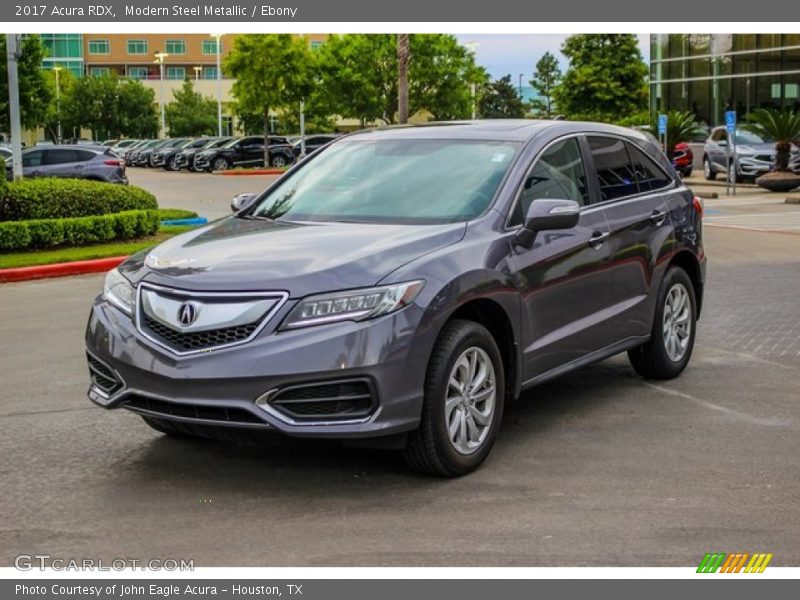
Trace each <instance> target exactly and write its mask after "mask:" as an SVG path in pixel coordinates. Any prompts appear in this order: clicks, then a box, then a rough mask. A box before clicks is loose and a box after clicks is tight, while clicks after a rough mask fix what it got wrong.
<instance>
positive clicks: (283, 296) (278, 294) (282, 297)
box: [133, 282, 289, 356]
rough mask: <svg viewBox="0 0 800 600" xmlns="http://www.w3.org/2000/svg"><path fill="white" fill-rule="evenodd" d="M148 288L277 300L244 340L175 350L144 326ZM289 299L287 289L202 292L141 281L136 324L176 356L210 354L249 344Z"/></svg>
mask: <svg viewBox="0 0 800 600" xmlns="http://www.w3.org/2000/svg"><path fill="white" fill-rule="evenodd" d="M144 288H147V289H149V290H154V291H156V292H159V291H161V292H165V293H167V294H172V295H173V296H186V297H190V298H191V297H194V298H210V297H211V298H236V297H250V298H252V297H262V298H276V299H277V302H276V303H275V306H273V307H272V308H271V309H270V310H269V311H268V312H267V314H265V315H264V317H263V318H262V319H261V323H259V325H258V327H256V329H255V331H253V333H251V334H250V335H249V336H248V337H247V338H245V339H243V340H239V341H237V342H231V343H228V344H220V345H219V346H213V347H211V348H203V349H201V350H183V351H179V350H175V349H174V348H172V347H171V346H169V345H167V344H165V343H163V342H162V341H160V340H158V339H156V338H154V337H153V336H151V335H149V334H148V333H147V332H146V331H145V330H144V329H143V327H142V323H141V320H142V319H141V316H142V302H141V293H142V289H144ZM288 299H289V292H285V291H273V292H201V291H195V290H184V289H180V288H172V287H167V286H162V285H156V284H154V283H148V282H141V283H139V284H138V285H137V286H136V306H134V315H133V317H134V326H135V327H136V331H137V332H138V333H139V334H140V335H141V336H142V337H144V338H145V339H147V340H148V341H149V342H151V343H152V344H155V345H156V346H158V347H159V348H162V349H164V350H166V351H167V352H169V353H170V354H173V355H175V356H192V355H196V354H208V353H211V352H216V351H217V350H222V349H225V348H232V347H234V346H241V345H242V344H247V343H249V342H251V341H253V339H255V338H256V336H258V334H260V333H261V331H262V330H263V329H264V327H266V326H267V323H269V322H270V321H271V320H272V319H273V317H274V316H275V315H276V313H277V312H278V311H279V310H280V309H281V308H282V307H283V305H284V304H286V301H287V300H288Z"/></svg>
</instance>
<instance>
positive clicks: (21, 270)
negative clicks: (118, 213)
mask: <svg viewBox="0 0 800 600" xmlns="http://www.w3.org/2000/svg"><path fill="white" fill-rule="evenodd" d="M126 258H128V257H127V256H114V257H112V258H98V259H94V260H79V261H75V262H68V263H55V264H52V265H37V266H35V267H15V268H12V269H0V283H9V282H12V281H29V280H31V279H45V278H48V277H66V276H68V275H85V274H87V273H105V272H106V271H110V270H111V269H113V268H114V267H116V266H117V265H119V264H120V263H121V262H122V261H123V260H125V259H126Z"/></svg>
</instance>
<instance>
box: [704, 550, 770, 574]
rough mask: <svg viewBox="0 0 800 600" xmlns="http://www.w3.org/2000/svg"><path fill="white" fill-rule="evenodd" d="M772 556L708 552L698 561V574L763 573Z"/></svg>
mask: <svg viewBox="0 0 800 600" xmlns="http://www.w3.org/2000/svg"><path fill="white" fill-rule="evenodd" d="M771 560H772V554H763V553H760V554H748V553H747V552H742V553H734V554H726V553H725V552H709V553H707V554H706V555H705V556H704V557H703V560H702V561H700V566H699V567H697V572H698V573H717V572H719V573H763V572H764V569H766V568H767V565H768V564H769V561H771Z"/></svg>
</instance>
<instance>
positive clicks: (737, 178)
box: [728, 163, 742, 183]
mask: <svg viewBox="0 0 800 600" xmlns="http://www.w3.org/2000/svg"><path fill="white" fill-rule="evenodd" d="M728 171H730V178H731V183H740V182H741V181H742V176H741V174H740V173H738V172H737V169H736V166H735V164H734V163H731V164H730V165H729V166H728Z"/></svg>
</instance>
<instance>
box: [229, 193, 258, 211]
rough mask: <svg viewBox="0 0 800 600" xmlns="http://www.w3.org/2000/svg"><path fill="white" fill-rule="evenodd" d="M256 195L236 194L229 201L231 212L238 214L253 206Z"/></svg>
mask: <svg viewBox="0 0 800 600" xmlns="http://www.w3.org/2000/svg"><path fill="white" fill-rule="evenodd" d="M256 197H257V194H254V193H252V192H245V193H243V194H236V195H235V196H234V197H233V200H231V212H234V213H238V212H240V211H243V210H245V209H247V208H250V207H251V206H253V202H255V201H256Z"/></svg>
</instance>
